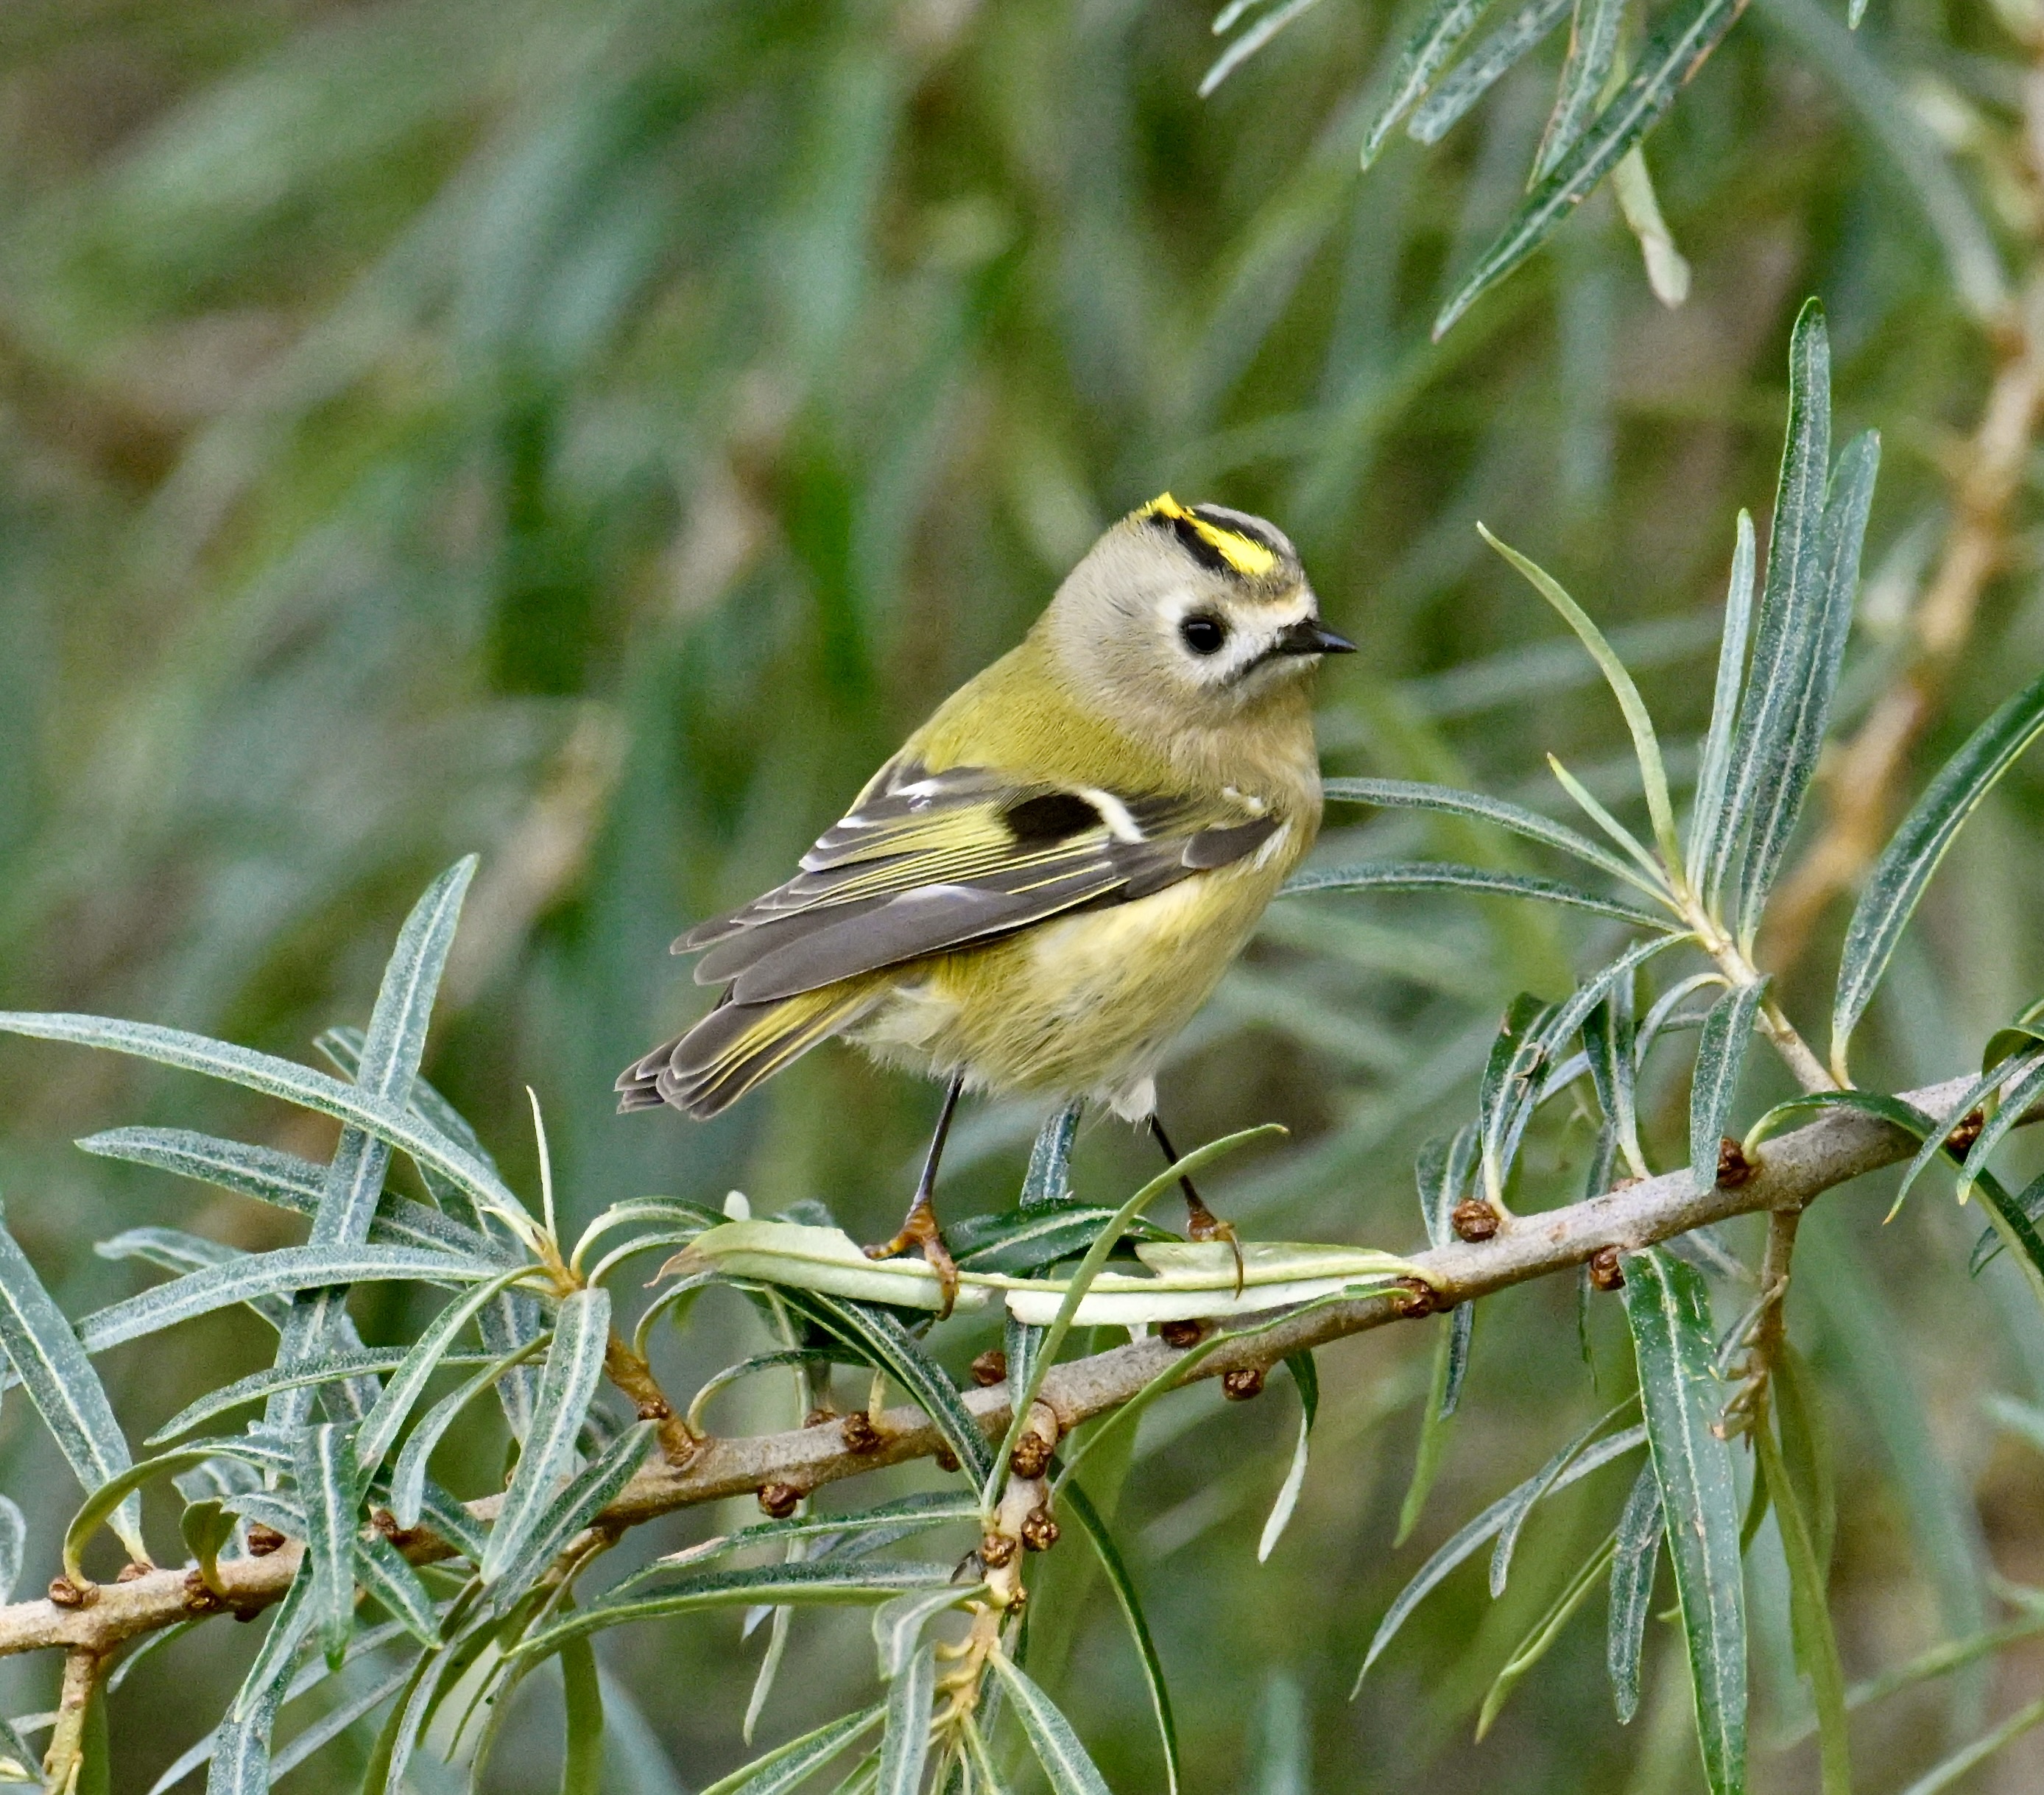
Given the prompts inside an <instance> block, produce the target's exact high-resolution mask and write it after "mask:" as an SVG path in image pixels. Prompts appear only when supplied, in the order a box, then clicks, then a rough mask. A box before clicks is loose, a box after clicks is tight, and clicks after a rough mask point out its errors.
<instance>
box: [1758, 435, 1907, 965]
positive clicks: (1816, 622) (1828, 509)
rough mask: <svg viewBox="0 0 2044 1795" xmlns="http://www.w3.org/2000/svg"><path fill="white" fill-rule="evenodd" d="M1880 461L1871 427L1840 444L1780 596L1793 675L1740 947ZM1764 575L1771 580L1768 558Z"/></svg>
mask: <svg viewBox="0 0 2044 1795" xmlns="http://www.w3.org/2000/svg"><path fill="white" fill-rule="evenodd" d="M1880 467H1881V439H1880V437H1879V436H1877V435H1876V434H1875V433H1874V432H1873V431H1871V430H1868V431H1865V432H1861V434H1860V435H1859V436H1855V437H1854V439H1853V440H1851V441H1850V443H1848V444H1846V446H1845V448H1844V450H1843V452H1842V453H1841V454H1840V455H1839V456H1838V466H1837V467H1836V468H1835V470H1833V471H1832V474H1831V481H1830V483H1829V486H1828V488H1827V496H1826V498H1825V502H1824V511H1823V520H1822V523H1821V526H1820V529H1819V538H1818V559H1817V564H1816V567H1815V569H1814V570H1813V571H1814V578H1812V580H1811V581H1810V582H1808V585H1804V584H1802V583H1800V582H1799V583H1798V585H1797V586H1796V587H1795V589H1794V590H1792V591H1791V592H1789V593H1788V594H1787V595H1786V596H1785V608H1786V609H1787V610H1788V618H1787V634H1788V671H1789V673H1790V674H1791V675H1792V682H1791V683H1790V685H1789V687H1788V690H1787V691H1786V692H1785V694H1782V698H1781V709H1780V727H1779V730H1778V732H1777V734H1775V735H1774V736H1772V737H1770V738H1769V740H1767V741H1766V742H1765V743H1763V744H1762V748H1761V756H1762V757H1761V759H1760V761H1759V763H1758V765H1759V769H1760V771H1759V777H1758V779H1757V781H1756V782H1755V783H1754V786H1752V788H1751V792H1752V798H1751V802H1752V821H1751V824H1750V835H1749V836H1748V839H1747V841H1746V860H1745V863H1744V864H1743V866H1742V867H1741V869H1740V873H1739V910H1738V916H1739V930H1740V936H1741V940H1742V941H1743V942H1745V943H1746V944H1747V945H1748V947H1750V945H1751V943H1752V940H1753V937H1754V934H1755V933H1756V932H1758V929H1759V927H1760V918H1761V914H1762V912H1763V911H1764V910H1765V908H1766V905H1767V898H1768V894H1769V892H1770V891H1771V890H1773V886H1774V880H1775V877H1776V875H1777V874H1778V873H1779V872H1780V871H1781V863H1782V861H1783V860H1784V859H1785V858H1786V856H1787V855H1788V844H1789V840H1790V839H1791V837H1792V836H1793V835H1794V834H1795V832H1796V822H1797V821H1798V820H1799V819H1800V817H1801V816H1802V813H1803V801H1804V798H1807V797H1808V794H1809V790H1810V782H1811V780H1812V778H1814V777H1815V774H1816V771H1817V757H1818V755H1819V754H1820V753H1821V752H1822V751H1823V746H1824V736H1825V734H1826V732H1827V731H1828V730H1829V728H1830V727H1831V700H1832V698H1833V697H1834V696H1835V694H1836V693H1837V691H1838V672H1839V669H1840V668H1841V667H1842V666H1843V664H1844V661H1845V652H1846V632H1848V631H1849V630H1850V628H1851V626H1852V616H1853V602H1854V598H1855V596H1856V595H1857V594H1858V590H1859V563H1860V551H1861V547H1862V546H1863V544H1865V540H1866V520H1867V513H1868V511H1869V509H1870V508H1871V506H1872V505H1873V482H1874V476H1875V475H1876V474H1877V472H1878V471H1879V470H1880ZM1778 521H1779V520H1778V519H1777V523H1778ZM1768 574H1769V580H1770V582H1771V581H1772V578H1773V567H1772V565H1771V564H1770V565H1769V569H1768Z"/></svg>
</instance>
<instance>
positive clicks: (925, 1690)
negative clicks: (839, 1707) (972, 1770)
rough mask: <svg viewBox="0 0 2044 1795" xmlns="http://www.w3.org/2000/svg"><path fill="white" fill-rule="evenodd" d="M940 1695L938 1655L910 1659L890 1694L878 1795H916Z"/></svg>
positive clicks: (928, 1652) (926, 1651)
mask: <svg viewBox="0 0 2044 1795" xmlns="http://www.w3.org/2000/svg"><path fill="white" fill-rule="evenodd" d="M936 1692H937V1653H936V1647H934V1646H924V1647H923V1648H922V1649H921V1650H920V1651H917V1652H914V1653H913V1654H911V1655H910V1657H909V1662H907V1663H906V1664H905V1665H904V1666H902V1668H901V1671H900V1673H899V1674H897V1676H896V1677H895V1678H894V1686H893V1688H892V1689H889V1691H888V1692H887V1727H886V1731H885V1732H883V1733H882V1735H880V1775H879V1778H878V1781H876V1782H874V1785H873V1787H874V1795H916V1790H917V1789H918V1788H919V1787H920V1785H921V1783H922V1781H923V1766H924V1762H925V1761H926V1760H927V1759H928V1756H929V1752H930V1711H931V1708H932V1705H933V1703H934V1701H935V1700H936Z"/></svg>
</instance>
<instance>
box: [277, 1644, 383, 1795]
mask: <svg viewBox="0 0 2044 1795" xmlns="http://www.w3.org/2000/svg"><path fill="white" fill-rule="evenodd" d="M411 1680H412V1666H410V1665H409V1664H401V1665H399V1666H398V1667H397V1668H396V1669H395V1670H391V1671H390V1672H388V1673H387V1674H385V1675H384V1676H383V1677H382V1678H379V1679H378V1681H377V1682H374V1683H371V1685H369V1687H368V1688H367V1689H364V1690H363V1691H362V1693H360V1694H359V1695H356V1696H353V1697H350V1698H349V1699H348V1700H347V1701H343V1702H341V1703H340V1704H339V1705H337V1706H336V1707H334V1708H332V1709H328V1712H325V1713H324V1714H322V1715H321V1716H320V1717H319V1718H318V1719H317V1720H315V1721H313V1724H311V1725H310V1726H309V1727H307V1728H305V1729H304V1730H303V1731H302V1732H298V1733H294V1735H292V1737H291V1742H290V1744H288V1745H286V1746H285V1747H282V1750H280V1751H278V1752H277V1753H276V1754H275V1755H274V1756H273V1757H272V1758H271V1763H270V1780H271V1782H272V1783H273V1784H274V1783H275V1782H279V1781H281V1780H282V1778H284V1777H285V1776H286V1775H287V1774H289V1773H290V1772H291V1771H292V1770H296V1769H297V1768H298V1766H299V1765H301V1764H302V1763H303V1762H305V1760H306V1759H307V1758H309V1757H311V1756H312V1755H313V1754H314V1753H315V1752H317V1751H323V1750H324V1749H325V1747H328V1746H329V1745H331V1744H332V1743H333V1742H334V1741H335V1740H336V1739H338V1738H340V1735H342V1734H343V1733H344V1732H348V1730H349V1729H350V1728H352V1727H353V1726H354V1725H355V1723H356V1722H357V1721H359V1720H367V1718H368V1717H369V1716H371V1714H373V1713H375V1712H376V1710H377V1709H379V1708H381V1707H382V1705H383V1704H384V1703H385V1702H386V1701H389V1700H390V1698H391V1697H393V1696H394V1695H395V1694H396V1693H398V1690H400V1689H402V1688H403V1687H404V1686H405V1684H406V1683H408V1682H410V1681H411Z"/></svg>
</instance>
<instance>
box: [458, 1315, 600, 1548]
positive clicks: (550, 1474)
mask: <svg viewBox="0 0 2044 1795" xmlns="http://www.w3.org/2000/svg"><path fill="white" fill-rule="evenodd" d="M609 1339H610V1293H609V1291H608V1290H577V1291H575V1292H574V1293H572V1294H571V1295H569V1296H567V1297H563V1299H562V1302H561V1306H560V1309H559V1311H558V1312H557V1313H556V1314H555V1316H554V1340H553V1344H552V1345H551V1347H548V1349H547V1361H546V1363H545V1365H544V1366H543V1367H542V1369H541V1370H540V1397H539V1408H538V1413H537V1414H536V1416H535V1417H534V1420H533V1423H532V1433H531V1435H530V1436H528V1438H527V1439H526V1441H525V1448H524V1451H523V1452H521V1454H520V1455H519V1457H518V1466H517V1470H514V1471H513V1473H512V1474H511V1482H510V1486H509V1488H507V1489H505V1492H504V1506H503V1507H502V1508H501V1509H499V1510H498V1516H497V1523H496V1524H495V1525H494V1527H492V1528H490V1544H489V1546H488V1547H487V1548H486V1550H485V1551H484V1552H483V1555H482V1581H483V1582H485V1583H486V1584H487V1583H494V1582H496V1581H497V1580H498V1578H500V1577H501V1576H503V1575H504V1574H505V1572H506V1571H507V1570H509V1567H510V1566H512V1565H513V1563H514V1562H517V1560H518V1559H520V1558H521V1556H522V1555H523V1553H524V1549H525V1547H526V1545H527V1543H528V1542H529V1541H530V1539H532V1534H533V1532H534V1530H535V1529H536V1528H537V1527H538V1525H539V1524H540V1518H541V1516H543V1515H544V1513H545V1512H546V1510H547V1509H548V1507H549V1506H550V1505H551V1503H552V1501H553V1499H554V1497H555V1494H556V1493H557V1492H558V1489H559V1485H560V1483H561V1482H562V1480H563V1478H565V1477H566V1476H567V1473H568V1470H569V1467H570V1466H571V1465H572V1463H574V1449H575V1436H577V1435H578V1433H580V1432H581V1431H582V1421H583V1419H584V1418H585V1417H586V1416H587V1415H588V1413H589V1405H590V1399H591V1398H592V1397H594V1395H595V1394H596V1386H597V1380H598V1379H599V1378H601V1376H602V1375H603V1355H604V1349H605V1347H606V1346H607V1345H608V1344H609Z"/></svg>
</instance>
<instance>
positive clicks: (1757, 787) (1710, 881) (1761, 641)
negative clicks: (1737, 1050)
mask: <svg viewBox="0 0 2044 1795" xmlns="http://www.w3.org/2000/svg"><path fill="white" fill-rule="evenodd" d="M1830 471H1831V339H1830V337H1829V336H1828V335H1827V333H1826V331H1825V329H1824V311H1823V306H1819V304H1818V303H1817V302H1816V301H1815V300H1814V299H1812V300H1810V301H1808V302H1807V303H1805V305H1804V307H1803V309H1802V311H1801V312H1800V313H1798V314H1797V317H1796V329H1795V332H1794V334H1793V335H1792V337H1791V338H1790V340H1789V344H1788V432H1787V435H1786V436H1785V440H1784V442H1783V444H1782V449H1781V475H1780V477H1779V479H1778V480H1777V483H1776V486H1775V493H1774V521H1773V525H1772V527H1771V529H1770V530H1769V536H1768V542H1767V579H1766V582H1765V585H1764V586H1762V590H1761V595H1760V609H1759V613H1758V617H1757V619H1756V621H1755V627H1754V644H1753V666H1752V670H1751V672H1750V675H1748V678H1747V682H1746V694H1745V697H1744V698H1743V699H1742V701H1741V702H1740V705H1739V725H1738V727H1737V728H1736V729H1735V731H1734V732H1733V735H1732V746H1731V763H1730V765H1729V767H1727V772H1726V783H1725V799H1724V802H1725V808H1726V813H1727V814H1726V819H1725V824H1724V826H1723V829H1722V830H1721V831H1720V832H1719V834H1718V835H1717V836H1715V837H1714V839H1713V843H1712V854H1711V855H1710V857H1709V859H1708V862H1707V863H1706V865H1705V867H1704V882H1703V888H1702V891H1701V896H1702V897H1703V899H1704V903H1705V904H1706V905H1708V907H1709V908H1710V909H1712V912H1713V913H1715V912H1716V909H1717V906H1718V901H1719V894H1720V893H1721V892H1722V891H1723V888H1724V881H1725V878H1726V876H1727V874H1728V872H1729V871H1730V869H1731V862H1732V859H1733V856H1734V855H1735V854H1736V852H1737V851H1738V848H1739V844H1740V843H1741V842H1742V840H1747V839H1749V838H1750V836H1751V834H1752V832H1753V830H1754V827H1755V821H1754V819H1755V817H1756V813H1758V809H1759V808H1760V801H1761V788H1762V784H1763V782H1765V781H1767V780H1768V779H1769V778H1770V771H1769V769H1770V766H1771V764H1772V763H1773V762H1774V761H1775V760H1776V759H1778V757H1779V756H1780V755H1781V753H1782V751H1783V748H1784V744H1785V739H1786V736H1787V734H1788V730H1789V728H1790V727H1791V725H1792V717H1791V712H1792V707H1793V705H1794V703H1795V700H1796V694H1797V692H1798V690H1799V689H1800V686H1801V685H1802V684H1803V681H1802V680H1801V679H1800V678H1799V666H1800V664H1801V663H1804V662H1807V661H1808V659H1809V657H1810V654H1811V652H1812V647H1813V644H1814V640H1815V633H1816V626H1817V622H1818V618H1819V612H1820V611H1821V609H1822V604H1823V547H1824V542H1823V539H1824V495H1825V491H1826V488H1827V484H1828V482H1829V479H1830Z"/></svg>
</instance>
